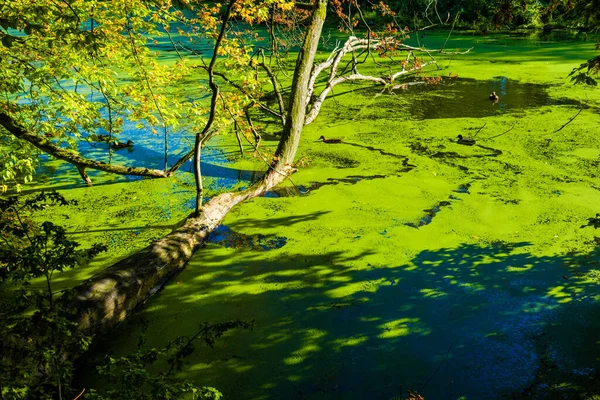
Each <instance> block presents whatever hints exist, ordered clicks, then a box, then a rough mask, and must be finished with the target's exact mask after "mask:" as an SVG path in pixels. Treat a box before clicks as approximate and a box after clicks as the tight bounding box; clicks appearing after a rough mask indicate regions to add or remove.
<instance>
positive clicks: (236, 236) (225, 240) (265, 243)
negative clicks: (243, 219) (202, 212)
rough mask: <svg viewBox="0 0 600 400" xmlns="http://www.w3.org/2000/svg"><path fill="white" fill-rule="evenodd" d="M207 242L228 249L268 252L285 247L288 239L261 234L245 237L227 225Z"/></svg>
mask: <svg viewBox="0 0 600 400" xmlns="http://www.w3.org/2000/svg"><path fill="white" fill-rule="evenodd" d="M207 242H208V243H214V244H218V245H220V246H224V247H227V248H234V249H249V250H262V251H268V250H274V249H280V248H282V247H283V246H285V244H286V243H287V238H285V237H279V236H268V235H261V234H258V235H244V234H242V233H237V232H235V231H232V230H231V228H229V227H228V226H226V225H220V226H219V227H217V228H216V229H215V230H214V231H212V232H211V233H210V235H209V236H208V239H207Z"/></svg>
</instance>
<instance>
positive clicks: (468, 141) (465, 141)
mask: <svg viewBox="0 0 600 400" xmlns="http://www.w3.org/2000/svg"><path fill="white" fill-rule="evenodd" d="M456 143H458V144H464V145H465V146H473V145H474V144H475V139H473V138H470V137H463V135H458V140H457V141H456Z"/></svg>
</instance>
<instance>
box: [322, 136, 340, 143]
mask: <svg viewBox="0 0 600 400" xmlns="http://www.w3.org/2000/svg"><path fill="white" fill-rule="evenodd" d="M319 140H322V141H323V143H342V139H341V138H329V139H327V138H326V137H325V136H323V135H321V137H319Z"/></svg>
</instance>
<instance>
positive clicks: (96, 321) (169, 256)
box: [69, 170, 291, 336]
mask: <svg viewBox="0 0 600 400" xmlns="http://www.w3.org/2000/svg"><path fill="white" fill-rule="evenodd" d="M287 172H288V173H289V172H291V170H289V171H287ZM284 179H285V175H284V174H270V175H269V176H268V178H266V179H264V180H263V181H261V182H260V183H258V184H256V185H255V186H253V187H252V188H250V189H248V190H245V191H243V192H236V193H223V194H221V195H219V196H217V197H214V198H213V199H212V200H210V201H209V202H208V203H206V204H205V205H204V207H203V208H202V213H201V215H200V217H198V218H189V219H188V220H187V221H186V222H185V223H184V224H183V225H182V226H181V227H179V228H178V229H176V230H175V231H173V232H172V233H171V234H169V235H167V236H166V237H164V238H162V239H160V240H158V241H156V242H154V243H153V244H152V245H150V246H148V247H146V248H145V249H143V250H141V251H139V252H137V253H135V254H133V255H131V256H129V257H127V258H125V259H123V260H121V261H119V262H117V263H116V264H114V265H113V266H111V267H109V268H107V269H106V270H104V271H103V272H101V273H100V274H98V275H95V276H94V277H92V278H91V279H90V280H88V281H87V282H84V283H83V284H82V285H80V286H79V287H77V288H76V289H75V290H76V293H77V295H76V298H75V299H74V300H72V301H71V302H70V304H69V307H70V308H72V309H74V311H76V315H78V319H79V325H80V328H81V329H82V330H83V331H84V332H85V333H86V334H89V335H92V336H93V335H96V334H99V333H102V332H106V331H108V330H110V329H111V328H113V327H114V326H116V325H117V324H118V323H119V322H121V321H122V320H123V319H125V317H127V316H128V315H129V313H130V312H131V311H132V310H134V309H135V308H137V307H138V306H139V305H141V304H142V303H143V302H144V301H145V300H146V299H148V298H149V297H150V296H152V295H153V294H154V293H155V292H156V291H157V290H158V289H160V288H161V287H162V286H163V285H164V284H165V283H166V281H167V280H168V279H169V278H170V277H171V276H172V275H173V274H175V273H177V272H178V271H180V270H181V269H182V268H183V267H184V266H185V265H186V263H187V261H188V260H189V259H190V258H191V257H192V255H193V254H194V252H195V251H196V250H197V249H198V248H199V247H200V246H201V245H202V243H203V242H204V241H205V240H206V238H207V237H208V235H209V234H210V232H211V231H212V230H213V229H215V228H216V227H217V226H219V225H220V223H221V221H222V220H223V218H224V217H225V215H227V213H228V212H229V211H230V210H231V209H232V208H233V207H234V206H235V205H237V204H239V203H241V202H243V201H245V200H247V199H250V198H253V197H256V196H260V195H262V194H264V193H265V192H266V191H267V190H269V189H270V188H271V187H273V186H275V185H277V184H278V183H279V182H281V181H282V180H284Z"/></svg>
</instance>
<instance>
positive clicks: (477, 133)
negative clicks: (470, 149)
mask: <svg viewBox="0 0 600 400" xmlns="http://www.w3.org/2000/svg"><path fill="white" fill-rule="evenodd" d="M486 125H487V122H486V123H484V124H483V126H482V127H481V128H479V129H478V130H477V132H475V134H474V135H473V138H475V136H477V135H479V132H481V131H482V130H483V128H485V126H486Z"/></svg>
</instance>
